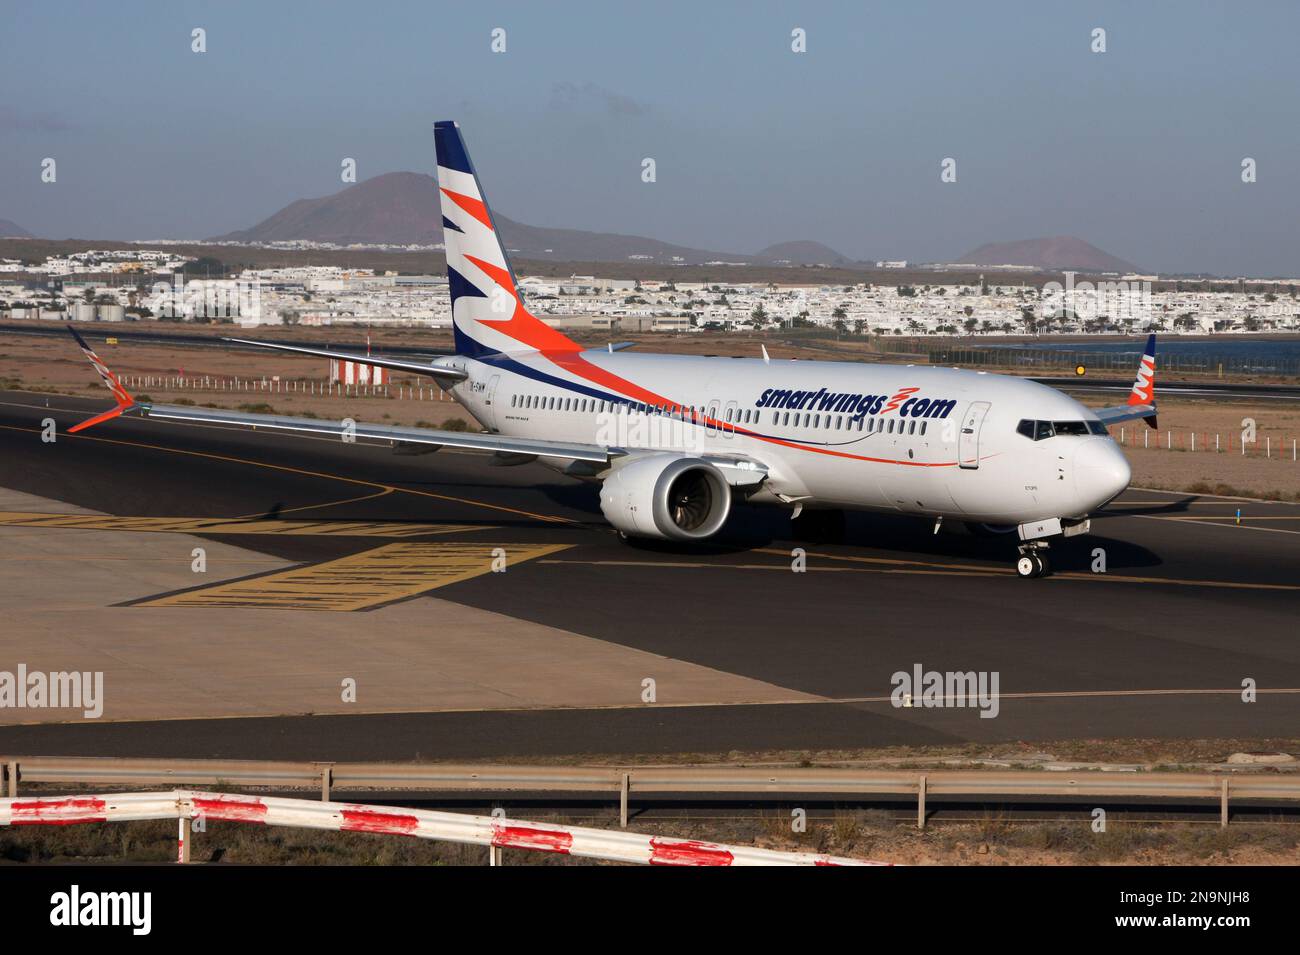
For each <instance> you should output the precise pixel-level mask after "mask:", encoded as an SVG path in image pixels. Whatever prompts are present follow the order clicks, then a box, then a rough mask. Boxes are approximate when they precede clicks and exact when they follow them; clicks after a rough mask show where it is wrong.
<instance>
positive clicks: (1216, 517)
mask: <svg viewBox="0 0 1300 955" xmlns="http://www.w3.org/2000/svg"><path fill="white" fill-rule="evenodd" d="M1166 519H1167V520H1171V521H1235V520H1243V521H1300V514H1278V515H1276V516H1269V515H1267V514H1261V515H1250V514H1242V515H1241V517H1240V518H1238V517H1237V516H1236V515H1235V514H1188V515H1187V516H1186V517H1169V518H1166Z"/></svg>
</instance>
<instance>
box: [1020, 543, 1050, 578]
mask: <svg viewBox="0 0 1300 955" xmlns="http://www.w3.org/2000/svg"><path fill="white" fill-rule="evenodd" d="M1051 572H1052V565H1051V563H1050V562H1049V561H1048V559H1047V542H1046V541H1025V543H1023V544H1021V545H1020V559H1019V560H1017V561H1016V575H1017V576H1019V577H1020V578H1021V579H1023V580H1029V579H1031V578H1034V577H1046V576H1047V575H1048V574H1050V573H1051Z"/></svg>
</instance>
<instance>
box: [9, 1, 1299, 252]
mask: <svg viewBox="0 0 1300 955" xmlns="http://www.w3.org/2000/svg"><path fill="white" fill-rule="evenodd" d="M142 8H143V9H142ZM137 9H139V10H140V11H141V13H142V15H141V16H137V17H132V18H129V19H128V18H122V17H120V16H118V15H117V11H115V10H112V9H109V8H104V7H100V6H99V5H95V4H92V3H70V4H63V5H60V6H57V7H54V8H30V7H28V8H19V9H18V10H16V11H15V12H14V13H13V15H12V17H11V20H12V28H11V29H10V30H8V31H6V33H5V34H4V36H3V37H0V54H2V55H3V56H4V58H5V60H6V62H7V64H8V67H9V68H8V71H7V86H8V87H9V95H8V96H7V97H6V102H5V104H4V105H3V106H0V130H3V132H4V136H3V137H0V219H8V220H11V221H12V222H14V223H15V224H17V225H18V226H20V227H23V228H25V229H27V230H28V231H30V232H32V233H34V234H36V235H39V236H42V237H50V238H53V237H55V236H67V237H72V236H75V237H77V238H79V239H85V240H95V239H101V240H128V239H137V238H145V239H147V238H151V237H158V236H177V237H183V238H199V237H210V236H218V235H224V234H226V233H229V232H234V231H240V230H246V229H249V228H251V227H252V226H254V225H255V224H256V223H258V222H261V221H262V220H264V219H266V218H267V217H269V216H271V215H273V214H274V213H276V212H277V211H279V210H280V209H282V208H283V207H284V206H286V205H288V204H290V203H292V202H294V201H297V200H300V199H311V198H319V197H323V196H327V195H332V194H334V193H337V192H339V191H340V190H342V189H345V188H347V184H345V183H344V182H342V181H341V179H340V163H341V162H342V161H343V160H344V159H347V158H352V159H355V161H356V169H357V175H356V179H357V182H358V183H361V182H364V181H366V180H369V179H372V178H374V177H376V176H379V175H382V174H385V173H391V172H414V173H422V174H431V173H432V172H433V168H434V157H433V136H432V124H433V122H434V121H435V120H436V119H441V118H454V119H456V120H457V121H458V122H460V124H461V127H462V131H463V133H464V135H465V137H466V140H467V142H468V145H469V149H470V152H471V154H472V155H473V157H474V161H475V164H476V166H477V168H478V170H479V173H480V175H481V177H482V179H483V182H484V186H485V188H486V191H487V193H488V195H489V196H490V198H491V201H492V205H493V208H494V209H496V210H498V211H499V212H500V213H501V214H503V215H506V216H508V217H509V218H511V219H513V220H515V221H517V222H521V223H527V224H530V225H536V226H541V227H544V228H555V229H578V230H585V231H592V232H609V233H621V234H624V235H635V236H645V237H650V238H653V239H656V240H659V241H662V242H667V243H672V244H676V245H682V246H687V247H690V248H694V249H704V250H714V251H719V252H729V253H737V254H747V255H752V254H755V253H756V252H758V251H759V250H761V249H764V248H766V247H768V246H771V245H777V244H783V243H788V242H817V243H821V244H824V245H826V246H828V247H829V248H831V249H833V250H835V251H836V252H837V253H839V254H840V255H843V256H845V257H846V258H848V259H850V260H853V261H858V262H863V261H874V260H879V259H890V260H894V259H906V260H908V261H912V262H955V261H960V260H961V257H962V256H963V255H965V254H966V253H968V252H970V251H972V250H974V249H977V248H978V247H980V246H983V245H985V244H990V243H996V244H1001V243H1007V242H1019V241H1026V240H1029V239H1032V238H1048V237H1064V236H1068V237H1076V238H1079V239H1081V240H1083V241H1086V242H1088V243H1090V244H1092V245H1093V246H1095V247H1097V248H1098V249H1101V250H1103V251H1104V252H1106V253H1108V254H1109V255H1112V256H1115V257H1116V258H1119V259H1122V260H1124V261H1126V262H1131V263H1134V264H1135V265H1136V266H1137V267H1138V268H1140V269H1143V270H1147V271H1151V272H1157V273H1160V274H1169V275H1174V274H1183V275H1192V274H1214V275H1223V276H1237V275H1241V276H1258V277H1271V276H1286V275H1292V274H1295V273H1296V272H1300V268H1297V267H1296V265H1295V264H1294V255H1293V254H1292V252H1291V250H1292V249H1293V248H1294V247H1295V244H1296V240H1297V238H1300V236H1297V229H1298V228H1300V226H1297V224H1296V223H1295V222H1294V221H1293V220H1294V217H1292V216H1290V215H1289V214H1288V213H1289V209H1290V208H1292V207H1294V205H1295V204H1296V202H1297V201H1298V200H1300V185H1297V181H1298V177H1296V176H1294V175H1288V170H1287V167H1286V164H1287V162H1288V161H1292V162H1300V148H1297V147H1300V143H1297V138H1300V132H1297V131H1296V130H1294V129H1292V128H1290V125H1289V124H1286V123H1285V122H1284V121H1281V120H1279V119H1278V117H1284V116H1285V104H1286V99H1285V98H1286V96H1287V94H1288V91H1289V90H1290V89H1291V88H1293V87H1294V85H1295V84H1294V80H1295V79H1296V75H1295V74H1296V72H1297V67H1296V65H1295V64H1294V62H1293V61H1292V58H1291V57H1290V56H1289V50H1288V48H1287V45H1288V43H1289V38H1290V37H1291V36H1293V35H1294V33H1295V31H1294V27H1295V26H1297V25H1300V10H1295V9H1291V8H1288V7H1286V6H1283V5H1279V4H1273V3H1257V4H1251V5H1249V6H1247V7H1246V8H1245V12H1244V13H1243V12H1242V8H1233V9H1223V10H1219V9H1216V8H1212V7H1209V6H1200V7H1196V8H1188V9H1184V8H1181V7H1176V6H1174V5H1172V4H1156V5H1152V6H1150V7H1148V8H1144V9H1140V10H1130V9H1126V8H1125V7H1123V6H1122V5H1120V4H1109V3H1108V4H1100V5H1097V6H1095V7H1093V8H1092V9H1089V10H1082V9H1079V10H1075V9H1064V8H1063V9H1051V10H1045V9H1040V8H1039V7H1037V6H1034V5H1032V4H1017V5H1015V7H1014V8H1011V7H1004V8H1000V9H999V10H997V11H987V10H978V9H966V8H962V7H959V6H955V5H950V4H946V3H935V4H927V5H924V6H919V7H908V8H906V9H903V8H885V9H882V10H873V11H870V13H868V12H867V11H864V10H858V9H855V8H852V7H848V6H845V5H839V4H832V5H827V6H826V7H824V8H819V9H817V10H814V11H796V10H787V9H783V8H782V7H781V6H780V5H777V4H771V3H765V4H760V5H753V6H751V5H747V6H746V7H745V11H746V13H745V16H744V17H742V18H737V17H735V16H732V15H730V14H731V7H729V6H727V5H720V6H719V7H716V8H706V9H697V8H695V7H687V6H685V5H683V4H677V3H670V4H668V5H667V6H666V7H665V8H664V10H663V11H660V12H659V13H658V15H656V16H653V17H649V16H646V15H644V14H642V13H640V11H638V12H636V13H633V12H631V11H622V10H610V9H606V8H604V7H601V6H598V5H593V4H586V3H583V4H577V5H575V6H574V7H572V8H571V10H572V13H573V15H572V16H568V17H564V18H562V19H557V18H555V17H553V16H552V15H550V13H549V12H548V11H541V10H534V9H522V8H513V7H512V6H510V5H506V4H489V5H487V6H486V7H480V8H476V9H475V10H474V11H472V12H471V11H467V10H433V9H426V8H424V7H422V6H419V5H415V4H407V3H389V4H379V5H375V6H372V7H371V8H368V11H367V14H368V15H367V17H366V18H365V19H364V20H362V21H355V20H353V19H349V17H348V13H349V12H350V8H346V7H343V6H342V5H341V4H337V3H327V4H321V5H317V6H313V7H312V8H310V10H309V12H306V13H300V12H298V10H296V9H293V8H275V9H270V10H266V9H263V8H259V7H254V6H253V5H251V4H249V3H234V4H222V5H219V6H218V5H211V4H206V3H187V4H184V5H179V6H175V7H173V6H169V5H164V4H161V3H145V4H140V5H138V7H137ZM300 9H301V8H300ZM1008 11H1010V12H1008ZM683 23H685V24H687V25H688V26H689V27H690V28H689V29H682V24H683ZM497 27H500V28H503V29H505V30H506V37H505V42H506V50H505V52H503V53H494V52H492V50H491V44H492V36H491V31H492V30H493V29H494V28H497ZM195 28H202V29H204V30H205V31H206V34H205V42H206V51H205V52H202V53H196V52H193V51H192V48H191V47H192V34H191V31H192V30H193V29H195ZM795 28H801V29H804V30H806V46H807V51H806V52H802V53H796V52H793V51H792V49H791V43H792V40H791V30H793V29H795ZM1096 28H1102V29H1105V30H1106V50H1105V52H1093V51H1092V49H1090V46H1091V45H1093V44H1094V38H1093V35H1092V31H1093V30H1094V29H1096ZM286 39H290V40H292V42H286ZM60 47H66V48H68V49H72V50H75V51H77V55H76V56H74V57H70V58H68V59H67V60H66V61H64V60H60V61H59V69H58V70H57V71H55V70H52V69H50V59H49V58H50V56H51V52H50V51H52V50H55V49H57V48H60ZM917 50H921V51H923V53H924V55H920V56H918V55H917V52H916V51H917ZM323 64H328V65H323ZM846 116H849V117H854V119H853V120H852V121H849V122H845V119H844V117H846ZM774 130H776V131H777V134H776V135H773V131H774ZM882 134H883V135H882ZM882 140H884V141H887V142H888V144H889V145H888V146H885V147H882V145H881V143H882ZM647 157H649V158H653V159H654V160H655V172H656V178H655V181H654V182H644V181H643V179H642V170H643V167H642V163H643V160H644V159H645V158H647ZM46 158H54V159H55V160H56V162H57V179H56V181H55V182H42V180H41V173H42V165H41V164H42V162H43V160H44V159H46ZM947 158H955V159H956V171H957V178H956V181H955V182H942V181H941V175H940V174H941V163H942V161H943V160H944V159H947ZM1247 158H1249V159H1252V160H1254V161H1255V162H1256V163H1257V178H1256V181H1254V182H1243V181H1242V169H1241V163H1242V162H1243V160H1245V159H1247ZM805 181H807V182H811V183H813V184H815V188H812V189H801V188H800V187H801V186H803V184H804V182H805ZM196 182H201V183H202V186H201V187H196V185H195V183H196Z"/></svg>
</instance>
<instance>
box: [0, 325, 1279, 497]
mask: <svg viewBox="0 0 1300 955" xmlns="http://www.w3.org/2000/svg"><path fill="white" fill-rule="evenodd" d="M150 327H153V326H150ZM139 328H143V326H139ZM158 329H159V330H160V331H165V332H167V333H168V334H193V335H196V336H212V335H213V334H227V335H231V334H239V332H238V331H237V330H233V329H230V328H222V329H217V330H213V329H210V328H209V329H205V328H202V327H195V326H185V325H179V324H173V323H166V324H164V325H159V326H158ZM133 330H135V329H133ZM259 334H260V335H265V336H266V337H268V338H272V337H273V338H276V339H279V340H293V339H295V338H296V339H302V338H311V339H313V340H330V341H339V342H357V341H360V340H363V339H364V336H365V332H364V330H362V329H342V328H310V329H275V330H269V331H266V332H262V331H259ZM371 334H372V344H373V346H374V348H375V350H376V351H381V350H382V349H383V347H384V345H385V344H397V343H400V344H403V345H407V346H414V347H427V348H429V349H431V350H435V349H443V348H448V347H450V345H451V340H450V334H449V333H447V332H445V331H441V330H429V329H383V330H378V331H374V332H372V333H371ZM643 337H645V336H643ZM650 340H651V341H652V342H653V344H654V346H655V347H656V348H657V349H660V350H664V351H690V352H694V353H700V352H703V353H711V351H712V350H716V353H718V354H742V353H749V352H757V349H758V344H757V342H758V339H757V338H755V339H754V341H753V342H750V341H748V340H747V339H746V338H745V337H744V336H716V335H691V336H685V335H680V336H658V337H653V338H652V339H650ZM872 347H873V346H872V344H871V342H870V340H869V339H861V340H856V341H851V342H850V341H846V342H839V343H835V342H825V341H823V342H813V343H805V344H801V345H798V346H790V345H783V344H781V343H777V342H773V343H771V344H770V345H769V351H770V352H771V353H772V355H773V357H799V356H802V357H806V358H811V357H822V358H826V357H839V358H846V357H847V358H852V359H860V360H871V359H873V358H874V359H879V358H881V357H882V356H880V355H879V354H877V353H873V351H872ZM828 348H829V349H831V350H832V351H833V352H834V354H828V353H825V352H826V349H828ZM100 353H101V357H102V358H104V359H105V361H107V362H108V364H109V366H110V367H111V368H112V369H113V370H114V372H115V373H116V374H118V375H119V377H121V378H122V379H123V380H124V381H125V382H126V383H127V385H128V387H129V388H130V390H131V391H132V392H133V393H135V394H136V395H137V396H138V397H139V396H147V397H148V398H149V399H151V400H153V401H156V402H160V403H171V404H174V403H178V402H179V403H186V402H191V401H192V402H195V403H196V404H201V405H207V406H211V407H221V408H232V409H242V410H247V411H261V412H269V411H274V412H278V413H283V414H288V415H312V414H314V415H316V416H318V417H321V418H336V419H341V418H344V417H352V418H355V419H356V420H357V421H364V422H372V423H376V424H401V425H412V426H425V427H442V426H444V425H446V424H447V423H448V422H452V423H453V426H455V419H460V420H461V421H463V422H465V424H466V425H467V426H469V427H471V428H473V427H476V425H475V423H474V421H473V419H472V418H471V417H470V416H469V414H468V413H467V412H465V411H464V409H463V408H461V407H460V406H459V405H458V404H457V403H456V402H454V401H452V400H449V399H447V398H446V397H445V396H444V399H443V400H438V395H439V391H438V389H437V387H436V386H433V387H432V388H430V387H429V383H428V382H427V381H425V382H421V381H420V380H419V379H417V378H414V377H410V376H404V375H400V374H398V375H394V377H393V381H392V384H391V385H390V387H389V389H388V396H387V397H384V396H370V395H362V396H349V397H338V396H328V397H327V396H322V395H320V394H318V393H317V394H311V393H304V392H302V391H300V390H292V389H302V388H306V389H315V390H316V391H319V390H320V388H321V387H322V385H323V384H324V382H325V380H326V378H327V376H328V364H327V362H326V361H325V360H324V359H317V358H310V357H301V358H300V357H295V356H289V355H284V354H272V353H267V354H265V355H263V354H259V353H255V352H247V351H223V350H220V349H211V350H208V349H202V350H199V349H191V348H178V347H167V346H156V345H139V344H133V343H129V342H127V343H124V344H121V345H117V346H113V345H105V346H100ZM787 353H789V354H788V355H787ZM887 357H889V358H890V359H891V360H897V359H898V358H899V356H887ZM276 376H279V378H280V379H281V380H280V381H278V382H277V381H275V380H274V379H275V378H276ZM179 378H184V380H185V381H186V382H188V383H189V384H188V385H187V387H176V386H175V384H174V383H175V381H176V379H179ZM204 378H207V379H209V380H210V381H211V380H216V381H218V382H227V383H231V382H233V381H234V380H236V379H238V381H239V383H240V390H238V391H234V390H222V389H221V388H218V387H194V385H196V384H200V383H201V380H202V379H204ZM264 379H265V383H264V381H263V380H264ZM137 382H140V383H137ZM169 383H170V384H169ZM421 384H423V385H424V391H423V397H422V398H421V397H420V394H421V393H420V391H419V390H418V389H419V388H420V386H421ZM0 387H7V388H19V389H25V390H31V391H46V392H54V393H66V394H81V395H104V394H105V392H104V389H103V387H102V386H101V385H100V384H99V380H98V378H96V376H95V374H94V372H93V371H92V370H91V368H90V366H89V365H88V364H87V363H86V361H85V359H84V357H83V356H82V355H81V353H80V351H78V350H77V348H76V347H75V345H74V344H73V343H72V342H71V341H70V340H69V341H68V342H66V343H62V342H60V341H59V340H58V339H48V338H26V337H21V336H16V335H10V336H4V335H3V333H0ZM412 387H414V388H415V389H416V390H415V391H414V392H412ZM408 395H410V397H407V396H408ZM1119 400H1120V398H1119V397H1110V396H1106V397H1102V398H1088V399H1087V400H1086V403H1088V404H1092V405H1100V404H1107V403H1110V402H1113V401H1119ZM1246 419H1251V420H1253V421H1254V426H1255V439H1256V440H1255V442H1254V443H1253V444H1249V445H1248V446H1247V453H1246V454H1245V455H1242V454H1241V453H1240V451H1241V436H1242V432H1243V428H1244V427H1245V425H1244V424H1243V421H1245V420H1246ZM1149 430H1150V429H1148V428H1147V427H1146V425H1144V424H1143V423H1142V422H1140V421H1135V422H1129V423H1127V424H1126V425H1124V426H1123V427H1122V428H1120V427H1116V428H1114V429H1112V433H1113V434H1114V436H1115V438H1116V440H1120V439H1121V438H1122V440H1123V443H1124V447H1125V451H1126V453H1127V454H1128V457H1129V462H1130V464H1131V466H1132V468H1133V484H1134V485H1135V486H1138V487H1153V488H1164V489H1168V490H1181V491H1190V492H1195V493H1217V494H1226V495H1232V496H1242V497H1258V498H1267V499H1271V500H1300V461H1297V460H1295V459H1293V457H1292V455H1293V453H1294V452H1293V447H1294V446H1293V442H1296V441H1297V438H1300V407H1297V406H1296V404H1295V403H1294V402H1291V403H1284V402H1276V403H1269V402H1262V401H1240V402H1222V401H1209V400H1201V399H1187V398H1164V399H1162V400H1161V401H1160V430H1159V433H1158V434H1157V433H1156V432H1155V431H1150V434H1144V432H1147V431H1149ZM1192 432H1195V433H1196V439H1195V446H1196V450H1195V451H1192V450H1191V447H1192ZM1171 433H1172V437H1173V447H1172V449H1168V448H1167V445H1168V443H1169V440H1170V434H1171ZM1216 438H1217V440H1218V447H1219V448H1220V449H1221V450H1220V451H1219V452H1218V453H1216V452H1215V451H1214V450H1213V449H1214V447H1215V441H1216ZM1144 440H1146V441H1147V442H1148V443H1149V445H1150V447H1148V448H1144V447H1143V444H1142V442H1143V441H1144ZM1268 442H1271V457H1266V456H1265V447H1266V444H1267V443H1268Z"/></svg>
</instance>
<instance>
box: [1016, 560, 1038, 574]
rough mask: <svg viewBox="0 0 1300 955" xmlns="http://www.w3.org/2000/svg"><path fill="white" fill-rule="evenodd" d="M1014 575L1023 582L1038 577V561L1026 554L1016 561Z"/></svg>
mask: <svg viewBox="0 0 1300 955" xmlns="http://www.w3.org/2000/svg"><path fill="white" fill-rule="evenodd" d="M1016 575H1017V576H1019V577H1020V578H1021V579H1023V580H1028V579H1029V578H1031V577H1037V576H1038V561H1037V559H1035V558H1033V557H1030V556H1029V555H1028V554H1025V555H1023V556H1022V557H1021V558H1020V559H1019V560H1018V561H1016Z"/></svg>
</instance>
